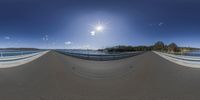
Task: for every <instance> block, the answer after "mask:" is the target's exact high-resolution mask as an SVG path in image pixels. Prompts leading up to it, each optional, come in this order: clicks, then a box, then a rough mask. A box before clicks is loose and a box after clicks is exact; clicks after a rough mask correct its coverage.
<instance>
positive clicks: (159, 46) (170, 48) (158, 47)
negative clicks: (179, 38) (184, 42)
mask: <svg viewBox="0 0 200 100" xmlns="http://www.w3.org/2000/svg"><path fill="white" fill-rule="evenodd" d="M194 49H196V48H189V47H178V46H177V44H176V43H170V44H169V45H166V44H164V42H162V41H158V42H156V43H155V44H154V45H151V46H125V45H118V46H114V47H108V48H105V49H100V51H107V52H131V51H152V50H155V51H162V52H170V53H174V52H182V51H184V50H194Z"/></svg>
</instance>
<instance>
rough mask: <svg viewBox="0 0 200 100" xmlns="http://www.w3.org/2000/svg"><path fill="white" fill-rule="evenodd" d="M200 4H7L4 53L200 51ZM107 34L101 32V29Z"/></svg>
mask: <svg viewBox="0 0 200 100" xmlns="http://www.w3.org/2000/svg"><path fill="white" fill-rule="evenodd" d="M199 5H200V1H198V0H145V1H144V0H98V1H97V0H54V1H53V0H1V1H0V48H2V47H3V48H5V47H36V48H92V49H96V48H104V47H109V46H114V45H151V44H154V43H155V42H156V41H163V42H165V43H167V44H169V43H171V42H175V43H177V44H178V45H179V46H190V47H200V11H199V10H200V6H199ZM99 23H100V24H101V25H102V26H103V30H102V31H101V32H95V34H93V35H92V34H91V32H92V31H94V30H95V29H94V27H96V26H97V25H98V24H99Z"/></svg>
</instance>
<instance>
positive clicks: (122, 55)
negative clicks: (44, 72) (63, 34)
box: [57, 50, 143, 61]
mask: <svg viewBox="0 0 200 100" xmlns="http://www.w3.org/2000/svg"><path fill="white" fill-rule="evenodd" d="M57 52H59V53H61V54H64V55H68V56H72V57H76V58H80V59H86V60H95V61H107V60H118V59H123V58H128V57H133V56H136V55H139V54H142V53H143V52H128V53H117V54H82V53H72V52H67V51H58V50H57Z"/></svg>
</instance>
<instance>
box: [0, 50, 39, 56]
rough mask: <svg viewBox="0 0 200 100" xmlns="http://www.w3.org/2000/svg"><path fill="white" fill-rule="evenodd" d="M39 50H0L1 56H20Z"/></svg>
mask: <svg viewBox="0 0 200 100" xmlns="http://www.w3.org/2000/svg"><path fill="white" fill-rule="evenodd" d="M36 52H38V51H23V50H0V57H10V56H19V55H26V54H32V53H36Z"/></svg>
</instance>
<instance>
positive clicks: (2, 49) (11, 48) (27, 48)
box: [0, 48, 40, 50]
mask: <svg viewBox="0 0 200 100" xmlns="http://www.w3.org/2000/svg"><path fill="white" fill-rule="evenodd" d="M0 50H40V49H37V48H0Z"/></svg>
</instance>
